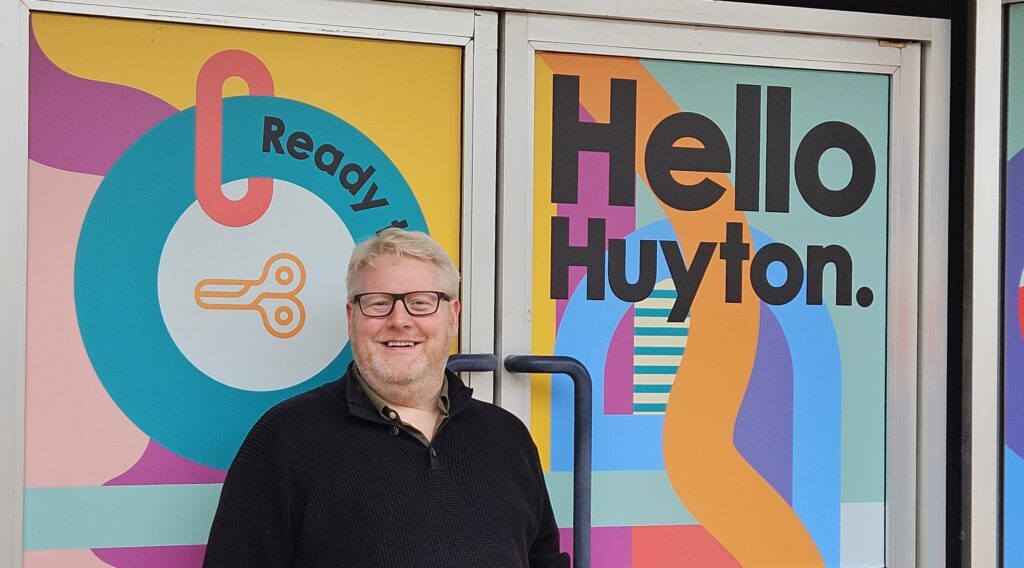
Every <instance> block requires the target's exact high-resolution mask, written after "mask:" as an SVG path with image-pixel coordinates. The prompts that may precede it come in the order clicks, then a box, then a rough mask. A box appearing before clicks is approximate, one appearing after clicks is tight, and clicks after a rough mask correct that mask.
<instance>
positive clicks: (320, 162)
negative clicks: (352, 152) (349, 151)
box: [313, 144, 345, 176]
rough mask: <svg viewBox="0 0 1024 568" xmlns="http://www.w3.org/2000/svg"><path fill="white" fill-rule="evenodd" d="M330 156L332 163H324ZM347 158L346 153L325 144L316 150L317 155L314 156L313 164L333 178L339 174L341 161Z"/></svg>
mask: <svg viewBox="0 0 1024 568" xmlns="http://www.w3.org/2000/svg"><path fill="white" fill-rule="evenodd" d="M327 156H330V157H331V161H330V162H329V163H328V162H326V161H324V158H325V157H327ZM344 158H345V153H344V152H342V151H341V150H339V149H337V148H335V147H334V146H332V145H330V144H324V145H323V146H320V147H319V148H317V149H316V153H315V154H313V163H315V164H316V167H317V168H318V169H319V170H320V171H322V172H324V173H326V174H328V175H331V176H333V175H334V174H336V173H337V172H338V166H340V165H341V161H342V160H343V159H344Z"/></svg>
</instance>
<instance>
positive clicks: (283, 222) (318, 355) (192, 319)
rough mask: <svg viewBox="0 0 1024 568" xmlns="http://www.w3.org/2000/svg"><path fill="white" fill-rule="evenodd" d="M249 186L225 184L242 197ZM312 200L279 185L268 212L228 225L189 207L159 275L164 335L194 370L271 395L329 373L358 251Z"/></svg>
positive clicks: (333, 217)
mask: <svg viewBox="0 0 1024 568" xmlns="http://www.w3.org/2000/svg"><path fill="white" fill-rule="evenodd" d="M246 183H247V181H246V180H237V181H233V182H230V183H227V184H225V185H224V190H225V194H226V195H229V196H232V197H234V196H241V195H243V194H244V191H245V187H246ZM354 246H355V245H354V243H353V240H352V235H351V234H350V233H349V231H348V229H347V228H346V227H345V224H344V223H343V222H342V221H341V219H340V218H339V217H338V215H337V214H336V213H335V212H334V211H333V210H332V209H331V208H330V207H329V206H328V205H327V204H326V203H324V202H323V200H321V199H320V198H319V197H317V196H316V195H314V194H313V193H311V192H309V191H307V190H305V189H304V188H302V187H299V186H297V185H295V184H292V183H289V182H286V181H282V180H274V197H273V200H272V201H271V204H270V208H269V209H267V212H266V213H264V215H263V216H262V217H260V219H259V220H257V221H256V222H254V223H252V224H251V225H248V226H245V227H226V226H224V225H221V224H219V223H217V222H215V221H213V220H212V219H210V218H209V217H208V216H207V215H206V213H204V212H203V210H202V208H200V206H199V203H193V204H192V205H190V206H189V207H188V209H186V210H185V212H184V213H183V214H182V215H181V217H180V218H179V219H178V221H177V222H176V223H175V225H174V227H173V228H172V229H171V232H170V234H169V235H168V236H167V242H166V243H165V244H164V249H163V252H162V254H161V256H160V268H159V273H158V275H157V294H158V296H159V300H160V311H161V313H162V315H163V319H164V323H165V324H166V325H167V331H168V332H170V335H171V339H173V340H174V343H175V344H176V345H177V346H178V349H180V350H181V352H182V354H183V355H184V356H185V357H186V358H187V359H188V360H189V361H190V362H191V363H192V364H193V365H195V367H196V368H197V369H199V370H200V371H202V372H203V373H205V374H206V375H208V376H209V377H210V378H212V379H213V380H216V381H218V382H221V383H223V384H225V385H228V386H231V387H235V388H239V389H244V390H251V391H271V390H278V389H283V388H287V387H290V386H293V385H296V384H299V383H301V382H303V381H305V380H307V379H309V378H310V377H312V376H314V375H316V374H317V373H319V372H320V371H322V370H323V369H324V367H326V366H327V365H328V364H329V363H330V362H331V361H332V360H334V358H335V357H337V356H338V353H340V352H341V350H342V348H344V346H345V343H346V342H347V341H348V327H347V321H346V317H345V272H346V268H347V264H348V258H349V256H351V254H352V249H353V248H354Z"/></svg>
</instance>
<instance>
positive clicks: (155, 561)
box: [93, 544, 206, 568]
mask: <svg viewBox="0 0 1024 568" xmlns="http://www.w3.org/2000/svg"><path fill="white" fill-rule="evenodd" d="M93 552H94V553H95V554H96V556H99V557H100V558H102V559H103V561H104V562H106V563H108V564H109V565H111V566H115V567H116V568H200V567H201V566H202V565H203V555H205V554H206V545H205V544H195V545H187V546H140V547H136V548H95V549H93Z"/></svg>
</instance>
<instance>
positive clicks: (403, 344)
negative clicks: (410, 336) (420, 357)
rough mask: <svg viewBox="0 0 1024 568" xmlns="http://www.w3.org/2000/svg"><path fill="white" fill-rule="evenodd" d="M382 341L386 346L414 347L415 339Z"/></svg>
mask: <svg viewBox="0 0 1024 568" xmlns="http://www.w3.org/2000/svg"><path fill="white" fill-rule="evenodd" d="M383 343H384V345H386V346H388V347H415V346H416V342H415V341H399V340H395V341H385V342H383Z"/></svg>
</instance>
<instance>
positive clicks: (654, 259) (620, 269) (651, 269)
mask: <svg viewBox="0 0 1024 568" xmlns="http://www.w3.org/2000/svg"><path fill="white" fill-rule="evenodd" d="M639 264H640V269H639V271H638V274H637V278H636V283H630V282H629V280H628V279H627V278H626V240H625V239H608V284H609V285H610V286H611V289H612V294H615V297H617V298H618V299H620V300H622V301H623V302H639V301H640V300H643V299H644V298H646V297H647V296H650V295H651V291H652V290H654V285H655V284H657V277H658V243H657V241H645V240H641V241H640V262H639Z"/></svg>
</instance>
